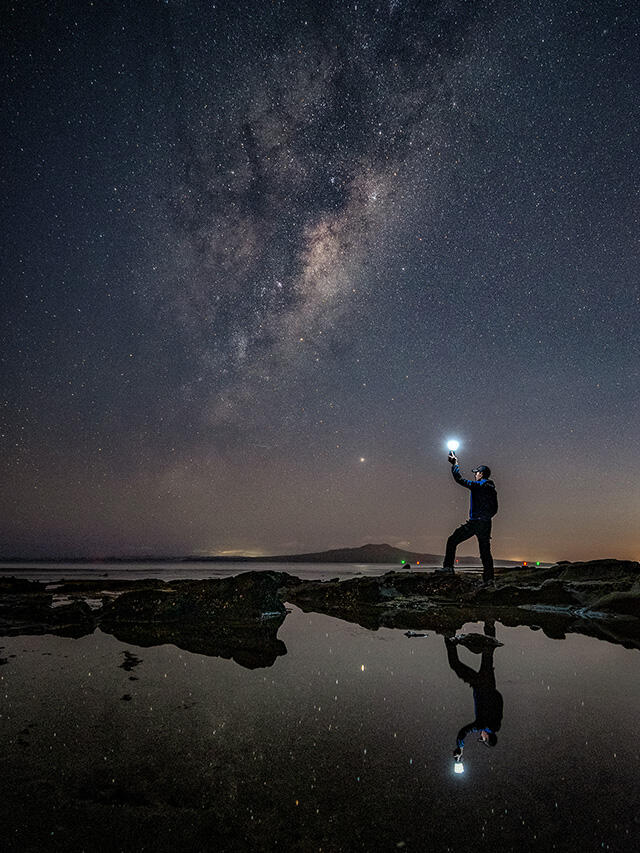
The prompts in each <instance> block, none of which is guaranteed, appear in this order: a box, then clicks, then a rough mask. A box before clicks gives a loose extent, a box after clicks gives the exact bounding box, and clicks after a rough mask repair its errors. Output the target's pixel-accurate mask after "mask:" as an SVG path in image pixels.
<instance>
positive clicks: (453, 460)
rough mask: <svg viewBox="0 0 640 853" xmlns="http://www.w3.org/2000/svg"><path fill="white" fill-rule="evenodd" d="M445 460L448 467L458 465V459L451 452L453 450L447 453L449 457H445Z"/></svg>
mask: <svg viewBox="0 0 640 853" xmlns="http://www.w3.org/2000/svg"><path fill="white" fill-rule="evenodd" d="M447 459H448V460H449V465H457V464H458V457H457V456H456V454H455V453H454V452H453V450H450V451H449V455H448V456H447Z"/></svg>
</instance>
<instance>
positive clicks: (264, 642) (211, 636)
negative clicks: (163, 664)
mask: <svg viewBox="0 0 640 853" xmlns="http://www.w3.org/2000/svg"><path fill="white" fill-rule="evenodd" d="M284 618H285V615H284V614H283V615H281V616H278V617H277V618H270V619H264V620H260V619H258V620H255V621H253V622H247V623H245V624H238V623H236V624H234V625H225V624H224V623H218V624H215V625H210V624H207V625H206V626H205V625H200V626H199V625H197V624H191V625H179V624H175V623H171V624H160V623H158V624H151V623H145V624H140V625H135V624H131V623H130V624H126V623H121V624H118V625H115V624H112V625H108V624H106V625H105V624H103V625H102V626H101V630H103V631H105V632H106V633H109V634H112V635H113V636H114V637H115V638H116V639H117V640H120V641H121V642H123V643H129V644H131V645H135V646H142V647H144V648H148V647H150V646H161V645H165V644H167V643H168V644H171V645H173V646H177V647H178V648H179V649H184V651H186V652H193V654H197V655H206V656H207V657H221V658H225V659H227V660H233V661H235V662H236V663H237V664H240V666H244V667H246V668H247V669H258V668H259V667H267V666H273V664H274V663H275V661H276V659H277V658H278V657H280V656H281V655H286V653H287V647H286V646H285V644H284V643H283V642H282V640H279V639H278V637H277V634H278V629H279V628H280V626H281V625H282V623H283V622H284Z"/></svg>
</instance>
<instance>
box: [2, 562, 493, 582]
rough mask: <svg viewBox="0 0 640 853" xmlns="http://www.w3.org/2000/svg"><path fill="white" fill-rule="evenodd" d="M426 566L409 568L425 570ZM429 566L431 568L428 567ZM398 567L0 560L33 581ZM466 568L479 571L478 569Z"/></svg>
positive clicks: (8, 571) (343, 573)
mask: <svg viewBox="0 0 640 853" xmlns="http://www.w3.org/2000/svg"><path fill="white" fill-rule="evenodd" d="M428 568H429V567H427V566H425V567H424V569H423V568H422V567H420V568H416V567H415V566H413V567H412V571H414V572H415V571H426V570H428ZM432 568H433V567H432ZM401 570H402V566H400V565H393V564H389V563H286V562H282V563H268V562H265V563H259V562H255V563H233V562H229V563H226V562H222V563H211V562H202V563H199V562H197V561H195V560H194V561H189V562H180V561H179V560H176V562H174V563H167V562H160V563H154V562H147V561H145V562H140V563H101V564H96V563H0V577H11V576H15V577H23V578H29V579H30V580H36V581H44V582H47V581H51V582H54V581H55V580H60V578H65V579H66V580H91V579H93V578H99V577H105V578H109V579H110V580H121V579H122V580H127V579H128V580H145V579H148V578H161V579H162V580H166V581H169V580H187V579H193V580H207V579H209V578H229V577H233V576H234V575H239V574H242V573H243V572H262V571H271V572H288V573H289V574H290V575H296V576H297V577H300V578H304V579H306V580H328V579H329V578H341V579H342V578H353V577H357V576H361V577H362V576H371V577H375V576H376V575H383V574H385V572H389V571H401ZM468 571H470V572H475V573H477V574H481V571H482V570H481V569H478V568H475V569H473V568H469V569H468Z"/></svg>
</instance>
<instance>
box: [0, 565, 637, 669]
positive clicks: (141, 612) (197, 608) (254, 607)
mask: <svg viewBox="0 0 640 853" xmlns="http://www.w3.org/2000/svg"><path fill="white" fill-rule="evenodd" d="M54 592H55V596H54ZM61 594H64V596H65V599H64V602H65V603H62V606H54V605H55V604H61V602H60V601H59V600H58V601H54V597H55V598H58V599H60V597H61ZM87 596H90V597H91V598H92V599H93V600H94V602H95V601H97V605H98V606H97V608H96V609H93V610H92V609H91V608H90V607H89V606H88V605H87V603H86V602H85V600H84V599H85V598H86V597H87ZM286 601H290V602H292V603H294V604H296V605H298V606H299V607H300V608H301V609H302V610H304V611H314V612H319V613H327V614H329V615H331V616H337V617H339V618H341V619H344V620H347V621H350V622H354V623H357V624H360V625H363V626H365V627H367V628H370V629H376V628H379V627H382V626H385V627H389V628H402V629H410V630H413V631H424V630H431V631H436V632H438V633H442V634H446V635H449V636H450V635H452V634H453V633H456V632H457V631H459V630H460V629H461V628H462V626H463V625H464V624H465V623H466V622H476V621H481V620H487V619H488V620H492V619H493V620H499V621H500V622H502V623H503V624H505V625H509V626H515V625H528V626H529V627H531V628H534V629H535V628H542V630H543V631H544V632H545V633H546V634H547V635H548V636H550V637H554V638H558V639H561V638H563V637H564V636H565V635H566V634H567V633H570V632H578V633H583V634H588V635H590V636H597V637H600V638H602V639H607V640H609V641H611V642H616V643H623V644H624V645H627V646H630V647H634V648H640V564H638V563H637V562H632V561H621V560H598V561H591V562H588V563H558V564H556V565H554V566H550V567H544V568H538V567H536V568H528V569H520V570H512V569H510V570H503V571H498V573H497V580H496V585H495V587H485V586H483V585H482V583H481V581H480V578H479V577H478V575H477V574H473V573H456V574H455V575H445V574H440V573H438V572H409V571H402V572H394V571H391V572H387V573H386V574H384V575H381V576H377V577H355V578H349V579H347V580H342V581H341V580H338V579H334V580H330V581H319V580H317V581H302V580H300V578H298V577H295V576H294V575H289V574H287V573H285V572H246V573H243V574H239V575H236V576H235V577H230V578H221V579H214V580H205V581H194V580H184V581H172V582H171V583H165V582H163V581H159V580H144V581H118V580H114V581H110V580H108V579H103V578H100V579H95V580H91V581H74V582H63V583H60V584H56V589H55V590H53V591H52V590H50V589H47V588H45V586H44V585H43V584H40V583H38V582H35V581H26V580H22V579H19V580H16V579H15V578H14V579H2V580H0V634H20V633H30V634H35V633H45V632H48V633H58V634H65V635H67V636H82V635H84V634H87V633H90V632H91V631H93V630H94V628H95V626H96V625H97V624H99V625H100V626H101V628H102V630H103V631H106V632H108V633H112V634H114V636H116V637H118V638H119V639H121V640H123V641H124V642H127V643H133V644H136V645H139V646H148V645H156V644H159V643H173V644H175V645H177V646H179V647H180V648H183V649H186V650H188V651H192V652H196V653H198V654H206V655H216V656H222V657H226V658H232V659H233V660H235V661H237V662H238V663H240V664H242V665H243V666H248V667H254V666H270V665H271V664H272V663H273V662H274V661H275V659H276V658H277V657H278V656H279V655H282V654H285V653H286V649H285V647H284V644H282V643H281V641H280V640H278V639H277V631H278V628H279V627H280V625H281V624H282V622H283V620H284V618H285V614H286V610H285V604H284V603H285V602H286ZM100 604H101V606H100Z"/></svg>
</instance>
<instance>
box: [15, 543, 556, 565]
mask: <svg viewBox="0 0 640 853" xmlns="http://www.w3.org/2000/svg"><path fill="white" fill-rule="evenodd" d="M442 559H443V557H442V554H418V553H417V552H415V551H405V550H404V549H402V548H394V547H393V546H392V545H387V544H385V543H382V544H380V545H376V544H372V543H369V544H367V545H360V546H359V547H357V548H332V549H330V550H328V551H314V552H311V553H308V554H276V555H274V556H265V557H249V556H243V555H234V556H209V557H202V556H183V557H154V556H152V555H151V554H149V555H146V556H143V557H140V556H136V557H66V558H62V557H56V558H53V559H52V558H47V557H38V558H29V557H15V558H12V557H3V558H2V560H0V563H98V564H100V563H149V562H153V563H389V564H393V565H403V564H406V563H411V564H412V565H418V564H419V565H421V566H441V565H442ZM494 562H495V564H496V566H499V567H502V568H509V567H512V566H519V565H521V563H520V562H518V561H514V560H498V559H496V560H495V561H494ZM459 565H461V566H480V565H482V563H481V562H480V559H479V557H460V559H459ZM545 565H547V564H546V563H545Z"/></svg>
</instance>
